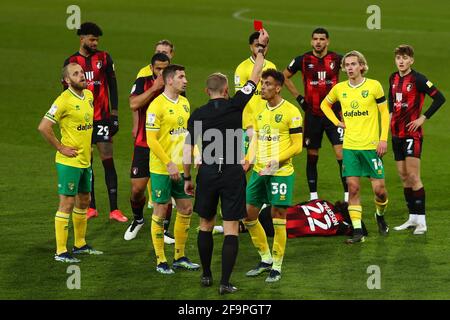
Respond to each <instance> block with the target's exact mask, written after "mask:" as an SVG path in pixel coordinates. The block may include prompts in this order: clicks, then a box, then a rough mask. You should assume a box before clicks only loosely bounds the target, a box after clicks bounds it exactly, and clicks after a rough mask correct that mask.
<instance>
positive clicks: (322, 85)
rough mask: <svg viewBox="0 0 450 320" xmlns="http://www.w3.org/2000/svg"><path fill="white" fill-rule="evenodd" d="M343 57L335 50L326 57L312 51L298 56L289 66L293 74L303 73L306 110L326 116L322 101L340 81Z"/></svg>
mask: <svg viewBox="0 0 450 320" xmlns="http://www.w3.org/2000/svg"><path fill="white" fill-rule="evenodd" d="M341 59H342V56H341V55H339V54H337V53H335V52H331V51H330V52H328V53H327V54H326V55H325V56H324V57H322V58H318V57H316V56H315V55H314V54H313V52H312V51H310V52H307V53H305V54H303V55H301V56H298V57H296V58H295V59H294V60H292V62H291V63H290V64H289V66H288V67H287V69H288V70H289V72H291V73H292V74H295V73H297V71H301V73H302V78H303V86H304V92H305V94H304V96H305V102H306V104H307V109H306V112H311V113H312V114H313V115H316V116H325V115H324V113H323V112H322V110H321V109H320V103H321V102H322V100H323V99H324V98H325V97H326V95H327V94H328V92H330V90H331V88H333V87H334V86H335V85H336V84H337V83H338V82H339V70H340V68H341ZM336 107H337V106H335V108H336Z"/></svg>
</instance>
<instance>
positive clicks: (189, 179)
mask: <svg viewBox="0 0 450 320" xmlns="http://www.w3.org/2000/svg"><path fill="white" fill-rule="evenodd" d="M183 180H184V181H191V180H192V177H191V176H189V177H186V176H183Z"/></svg>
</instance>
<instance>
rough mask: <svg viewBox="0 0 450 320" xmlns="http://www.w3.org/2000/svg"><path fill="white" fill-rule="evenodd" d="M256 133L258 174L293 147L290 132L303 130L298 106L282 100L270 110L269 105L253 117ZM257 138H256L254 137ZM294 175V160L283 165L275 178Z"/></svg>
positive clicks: (256, 166) (256, 169)
mask: <svg viewBox="0 0 450 320" xmlns="http://www.w3.org/2000/svg"><path fill="white" fill-rule="evenodd" d="M253 123H254V132H255V134H256V139H257V147H256V163H255V167H254V170H255V171H256V172H259V171H261V170H262V169H264V168H265V167H266V165H267V163H269V161H271V160H278V157H279V155H280V154H281V153H282V152H283V151H285V150H286V149H287V148H289V147H290V146H291V143H292V141H291V138H290V131H291V130H292V129H298V128H301V126H302V123H303V120H302V116H301V114H300V111H299V110H298V108H297V107H296V106H294V105H293V104H291V103H289V102H288V101H286V100H282V101H281V102H280V104H279V105H278V106H275V107H273V108H270V107H269V105H268V104H266V105H265V107H264V109H263V110H262V111H260V112H258V113H256V114H254V117H253ZM254 138H255V137H254ZM293 173H294V166H293V164H292V159H289V160H288V161H286V162H284V163H281V164H280V168H279V169H278V170H277V171H276V172H275V174H273V175H274V176H289V175H291V174H293Z"/></svg>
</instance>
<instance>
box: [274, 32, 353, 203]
mask: <svg viewBox="0 0 450 320" xmlns="http://www.w3.org/2000/svg"><path fill="white" fill-rule="evenodd" d="M328 45H329V35H328V31H327V30H326V29H323V28H317V29H315V30H314V31H313V32H312V36H311V46H312V51H309V52H306V53H304V54H303V55H301V56H298V57H296V58H294V59H293V60H292V62H291V63H290V64H289V66H288V67H287V68H286V69H285V70H284V71H283V74H284V76H285V78H286V87H287V88H288V90H289V91H290V92H291V94H292V95H293V96H294V98H296V100H297V102H298V103H299V105H300V106H301V107H302V109H303V111H304V112H305V125H304V127H305V128H304V129H305V135H304V146H305V147H306V149H307V160H306V177H307V180H308V186H309V192H310V199H311V200H315V199H318V198H319V195H318V193H317V179H318V173H317V162H318V160H319V149H320V147H321V145H322V137H323V133H324V132H325V133H326V135H327V137H328V140H330V142H331V144H332V145H333V149H334V153H335V155H336V160H337V162H338V164H339V172H340V177H341V180H342V185H343V187H344V200H345V201H348V187H347V183H346V180H345V178H344V177H342V142H343V137H344V130H343V129H342V128H337V127H336V126H334V125H333V123H332V122H331V121H330V120H328V119H327V117H325V116H324V114H323V112H322V110H321V109H320V103H321V102H322V100H323V99H324V98H325V96H326V95H327V94H328V92H329V91H330V90H331V88H332V87H333V86H334V85H336V83H338V82H339V70H340V64H341V59H342V56H341V55H339V54H337V53H335V52H332V51H328ZM298 71H301V73H302V77H303V85H304V95H305V96H304V97H303V96H302V95H301V94H300V92H299V91H298V90H297V88H296V86H295V85H294V84H293V82H292V81H291V80H289V79H290V78H291V77H292V76H294V75H295V74H296V73H297V72H298ZM333 111H334V113H335V114H336V116H337V117H338V118H340V115H339V112H340V105H339V103H336V104H335V105H333Z"/></svg>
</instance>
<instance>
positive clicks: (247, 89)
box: [241, 83, 254, 95]
mask: <svg viewBox="0 0 450 320" xmlns="http://www.w3.org/2000/svg"><path fill="white" fill-rule="evenodd" d="M253 89H254V87H253V86H252V85H251V83H247V84H246V85H245V86H244V87H243V88H242V89H241V91H242V92H243V93H245V94H247V95H249V94H250V93H252V91H253Z"/></svg>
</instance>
